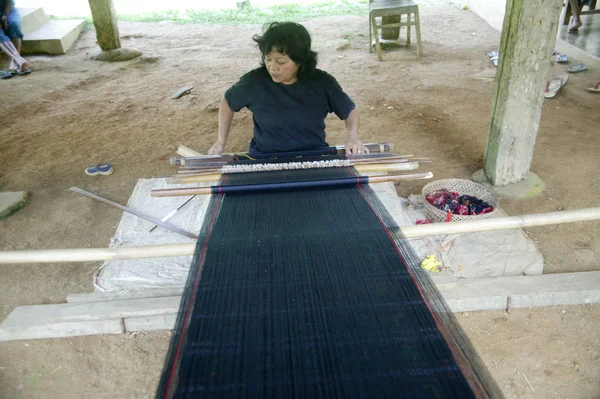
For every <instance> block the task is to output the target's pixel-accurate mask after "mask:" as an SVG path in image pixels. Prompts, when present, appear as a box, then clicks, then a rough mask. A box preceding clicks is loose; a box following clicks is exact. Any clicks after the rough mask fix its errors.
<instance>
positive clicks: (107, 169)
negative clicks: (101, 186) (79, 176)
mask: <svg viewBox="0 0 600 399" xmlns="http://www.w3.org/2000/svg"><path fill="white" fill-rule="evenodd" d="M112 172H113V167H112V166H111V165H110V164H108V163H101V164H98V165H96V166H90V167H89V168H86V169H85V174H86V175H88V176H97V175H102V176H108V175H110V174H112Z"/></svg>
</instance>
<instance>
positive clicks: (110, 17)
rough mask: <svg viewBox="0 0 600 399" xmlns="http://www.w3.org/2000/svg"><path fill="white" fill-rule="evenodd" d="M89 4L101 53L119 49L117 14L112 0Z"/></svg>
mask: <svg viewBox="0 0 600 399" xmlns="http://www.w3.org/2000/svg"><path fill="white" fill-rule="evenodd" d="M89 3H90V9H91V10H92V19H93V20H94V27H95V28H96V39H97V40H98V45H99V46H100V48H101V49H102V50H103V51H107V50H114V49H118V48H120V47H121V41H120V39H119V27H118V26H117V12H116V11H115V7H114V5H113V2H112V0H89Z"/></svg>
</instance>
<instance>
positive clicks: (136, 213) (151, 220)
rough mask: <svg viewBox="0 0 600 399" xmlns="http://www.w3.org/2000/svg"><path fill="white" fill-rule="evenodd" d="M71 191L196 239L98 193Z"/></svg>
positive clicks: (194, 237)
mask: <svg viewBox="0 0 600 399" xmlns="http://www.w3.org/2000/svg"><path fill="white" fill-rule="evenodd" d="M71 191H75V192H76V193H79V194H82V195H85V196H86V197H90V198H93V199H95V200H98V201H100V202H104V203H105V204H108V205H110V206H114V207H115V208H118V209H120V210H122V211H125V212H127V213H131V214H132V215H135V216H137V217H139V218H141V219H145V220H148V221H149V222H152V223H154V224H157V225H159V226H161V227H164V228H165V229H168V230H171V231H172V232H174V233H177V234H181V235H182V236H184V237H188V238H192V239H194V240H197V239H198V236H197V235H196V234H194V233H190V232H189V231H185V230H183V229H180V228H179V227H176V226H173V225H172V224H169V223H165V222H163V221H162V220H160V219H157V218H154V217H152V216H148V215H144V214H143V213H141V212H138V211H136V210H133V209H131V208H129V207H126V206H124V205H121V204H118V203H116V202H114V201H111V200H107V199H106V198H102V197H100V196H99V195H96V194H93V193H90V192H89V191H85V190H82V189H81V188H79V187H71Z"/></svg>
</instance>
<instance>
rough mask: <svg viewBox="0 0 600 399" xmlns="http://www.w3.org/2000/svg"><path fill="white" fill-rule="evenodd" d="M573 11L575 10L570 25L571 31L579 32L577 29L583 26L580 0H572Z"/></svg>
mask: <svg viewBox="0 0 600 399" xmlns="http://www.w3.org/2000/svg"><path fill="white" fill-rule="evenodd" d="M570 2H571V11H572V12H573V20H572V21H571V24H570V25H569V33H577V30H578V29H579V28H580V27H581V25H582V23H581V14H580V12H581V8H580V7H579V0H570Z"/></svg>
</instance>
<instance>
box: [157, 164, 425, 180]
mask: <svg viewBox="0 0 600 399" xmlns="http://www.w3.org/2000/svg"><path fill="white" fill-rule="evenodd" d="M337 167H338V166H333V167H331V168H333V169H335V168H337ZM354 168H355V169H356V171H357V172H358V173H376V172H399V171H406V170H414V169H418V168H419V163H418V162H399V163H382V164H372V165H371V164H364V165H362V164H361V165H356V166H354ZM315 169H319V168H315ZM289 170H300V169H289ZM211 172H213V173H211ZM238 173H244V172H236V173H233V174H238ZM259 173H260V172H259ZM264 173H268V171H266V172H264ZM222 174H224V173H221V172H220V170H219V169H212V170H210V171H207V170H203V171H198V172H196V173H195V174H188V175H186V176H173V177H171V178H170V179H169V183H170V184H188V183H206V182H216V181H219V179H220V178H221V175H222Z"/></svg>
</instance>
